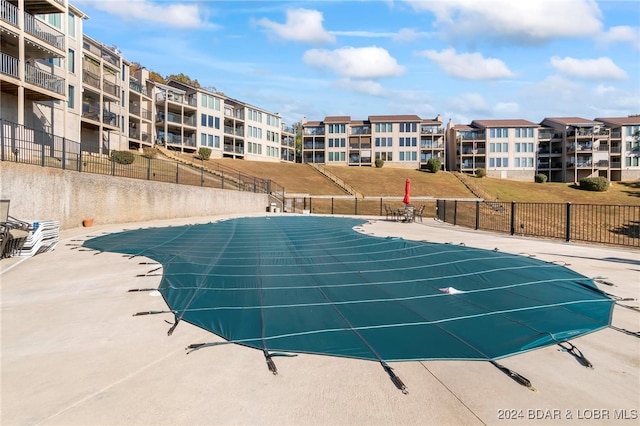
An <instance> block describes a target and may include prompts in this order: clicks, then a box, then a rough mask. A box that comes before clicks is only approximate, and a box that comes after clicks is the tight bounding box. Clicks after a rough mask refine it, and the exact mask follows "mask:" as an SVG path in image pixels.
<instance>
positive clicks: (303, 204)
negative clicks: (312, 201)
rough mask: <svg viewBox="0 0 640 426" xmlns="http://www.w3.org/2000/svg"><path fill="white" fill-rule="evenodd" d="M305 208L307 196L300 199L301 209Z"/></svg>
mask: <svg viewBox="0 0 640 426" xmlns="http://www.w3.org/2000/svg"><path fill="white" fill-rule="evenodd" d="M306 209H307V197H304V198H303V199H302V210H306Z"/></svg>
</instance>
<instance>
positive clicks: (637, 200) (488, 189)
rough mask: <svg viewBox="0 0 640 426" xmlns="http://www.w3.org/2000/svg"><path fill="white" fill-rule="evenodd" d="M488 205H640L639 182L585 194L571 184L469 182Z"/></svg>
mask: <svg viewBox="0 0 640 426" xmlns="http://www.w3.org/2000/svg"><path fill="white" fill-rule="evenodd" d="M471 180H472V182H473V183H474V185H476V186H477V187H479V188H480V189H482V190H483V191H484V192H485V194H486V195H485V197H486V198H487V199H490V200H491V201H495V200H496V199H497V200H499V201H517V202H527V201H529V202H541V203H566V202H571V203H574V204H624V205H640V181H636V182H613V183H612V184H611V186H610V187H609V190H608V191H606V192H593V191H584V190H581V189H579V188H577V187H575V186H574V185H573V184H572V183H550V182H547V183H534V182H518V181H511V180H505V179H498V178H490V177H484V178H476V177H472V178H471Z"/></svg>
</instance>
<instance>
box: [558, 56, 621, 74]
mask: <svg viewBox="0 0 640 426" xmlns="http://www.w3.org/2000/svg"><path fill="white" fill-rule="evenodd" d="M550 62H551V66H552V67H553V68H555V69H556V70H557V71H558V72H559V73H561V74H564V75H566V76H570V77H578V78H584V79H586V80H622V79H626V78H627V73H626V72H624V70H622V69H621V68H620V67H618V66H617V65H616V64H614V63H613V61H612V60H611V58H607V57H602V58H598V59H576V58H571V57H568V56H567V57H565V58H560V57H558V56H554V57H552V58H551V61H550Z"/></svg>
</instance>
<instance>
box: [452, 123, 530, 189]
mask: <svg viewBox="0 0 640 426" xmlns="http://www.w3.org/2000/svg"><path fill="white" fill-rule="evenodd" d="M538 127H539V125H537V124H535V123H532V122H531V121H527V120H522V119H509V120H474V121H472V122H471V124H468V125H466V124H465V125H453V123H451V122H450V123H449V125H448V151H449V169H450V170H458V171H461V172H465V173H473V174H475V173H476V172H477V170H478V169H480V168H482V169H485V170H486V172H487V176H493V177H498V178H502V179H514V180H526V181H533V177H534V175H535V174H536V148H537V137H538ZM453 153H455V155H452V154H453Z"/></svg>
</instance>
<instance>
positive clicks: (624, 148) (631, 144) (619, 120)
mask: <svg viewBox="0 0 640 426" xmlns="http://www.w3.org/2000/svg"><path fill="white" fill-rule="evenodd" d="M596 121H599V122H601V123H602V124H604V125H605V126H606V128H608V129H609V135H610V144H609V153H610V159H609V168H610V180H612V181H631V180H637V179H640V116H639V115H635V116H632V117H611V118H596Z"/></svg>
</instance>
